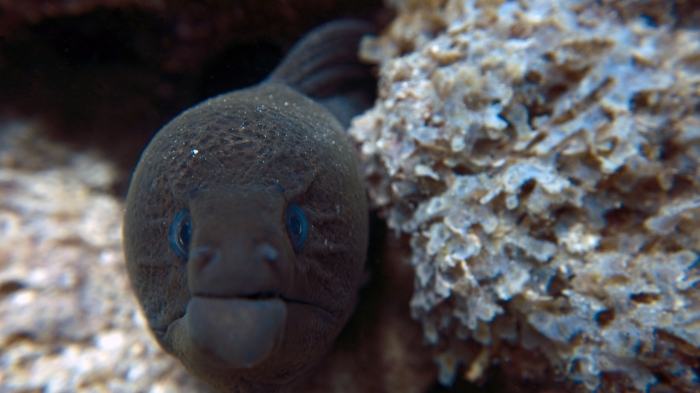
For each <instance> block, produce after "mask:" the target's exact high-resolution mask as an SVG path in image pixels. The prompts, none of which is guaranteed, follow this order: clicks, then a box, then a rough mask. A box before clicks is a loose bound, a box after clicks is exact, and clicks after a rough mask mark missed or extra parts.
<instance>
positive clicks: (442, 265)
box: [350, 0, 700, 391]
mask: <svg viewBox="0 0 700 393" xmlns="http://www.w3.org/2000/svg"><path fill="white" fill-rule="evenodd" d="M601 3H602V5H601ZM648 3H654V2H653V1H652V2H648ZM391 4H392V5H393V6H395V7H396V8H397V10H398V16H397V18H396V20H395V21H394V22H393V23H392V24H391V25H390V26H389V27H388V28H387V29H386V31H385V32H384V33H383V34H382V35H381V36H380V37H379V38H373V39H367V40H366V41H365V42H364V43H363V47H362V50H361V54H362V56H364V57H365V59H367V60H368V61H372V62H375V63H377V64H379V70H380V71H379V75H380V83H379V91H378V94H379V99H378V102H377V105H375V107H374V108H373V109H372V110H370V111H369V112H367V113H366V114H365V115H363V116H361V117H359V118H356V119H355V120H354V122H353V126H352V127H351V130H350V133H351V135H352V136H353V138H354V139H355V140H356V142H357V143H358V146H359V151H360V154H361V156H362V158H363V161H364V166H365V173H366V177H367V179H368V183H369V185H370V197H371V199H372V202H373V203H374V205H375V206H377V207H380V208H382V209H383V211H384V213H385V215H386V217H387V220H388V224H389V227H390V228H391V229H393V230H395V231H396V232H404V233H407V234H410V236H411V248H412V252H413V256H412V261H411V262H412V264H413V265H414V267H415V271H416V287H415V294H414V297H413V300H412V302H411V309H412V313H413V316H414V317H415V318H416V319H419V320H421V321H422V323H423V326H424V329H425V335H426V338H427V340H428V341H429V342H431V343H433V344H436V343H438V341H440V340H447V341H448V342H454V340H455V339H460V340H467V339H469V338H473V339H474V342H476V343H479V345H483V346H484V348H486V349H487V353H489V356H490V358H491V359H492V360H494V361H497V360H498V359H499V349H498V347H497V346H492V345H491V343H492V341H493V340H494V339H498V340H505V341H511V342H515V343H518V344H519V345H521V346H523V347H525V348H527V349H538V350H540V351H542V352H543V353H545V354H546V356H547V358H548V359H549V361H550V363H551V364H552V365H553V366H556V367H558V368H559V369H561V370H563V372H564V374H565V375H567V376H568V378H569V379H570V380H573V381H578V382H582V383H583V384H584V386H586V387H587V388H588V389H590V390H596V389H598V388H600V387H601V386H602V385H601V384H602V383H603V382H601V381H602V379H603V377H605V378H606V382H605V383H607V385H606V386H609V387H610V386H617V388H628V389H632V390H638V391H647V390H648V389H649V388H650V387H652V386H657V385H664V386H669V387H672V388H674V389H677V390H679V391H696V390H698V389H700V377H699V376H698V375H697V370H696V369H694V367H695V366H694V365H693V362H692V361H691V360H688V359H694V358H697V357H698V356H700V349H699V348H700V291H699V290H698V282H700V266H699V264H698V252H700V185H699V181H700V165H699V164H700V143H698V142H700V117H699V116H698V114H697V111H698V108H699V107H700V32H698V30H686V29H682V28H678V27H676V26H675V25H672V24H670V23H660V24H658V25H656V24H654V23H653V22H652V21H650V18H649V17H644V15H641V14H634V12H630V13H627V14H625V13H623V12H621V11H620V8H619V4H617V3H616V2H606V1H604V2H596V1H589V0H568V1H545V0H531V1H469V0H447V1H424V2H420V1H400V0H394V1H392V2H391ZM647 5H648V4H647ZM652 5H653V4H652ZM648 6H649V7H651V5H648ZM630 7H631V6H630ZM623 14H624V18H623ZM667 19H673V18H671V17H670V16H669V18H667ZM445 348H447V349H446V350H445V351H444V352H443V353H442V355H440V356H438V359H437V361H438V364H440V366H441V373H440V378H441V381H442V382H443V383H445V384H449V383H451V382H452V381H453V379H454V377H455V371H456V365H457V363H458V361H461V362H463V363H465V366H467V369H468V370H467V371H468V372H467V374H466V377H467V378H468V379H472V380H474V379H477V378H478V377H479V376H480V372H479V370H482V371H483V368H484V367H482V366H483V364H484V361H485V360H484V359H485V357H484V355H483V352H478V353H479V354H480V355H478V356H476V355H475V353H477V352H474V351H472V352H469V351H463V352H464V353H460V352H459V351H458V350H456V349H455V348H457V346H455V345H451V346H449V345H448V346H446V347H445ZM488 351H490V352H488ZM477 366H478V367H477ZM474 370H477V371H474Z"/></svg>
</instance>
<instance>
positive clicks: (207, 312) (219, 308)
mask: <svg viewBox="0 0 700 393" xmlns="http://www.w3.org/2000/svg"><path fill="white" fill-rule="evenodd" d="M286 320H287V306H286V304H285V302H284V301H283V300H282V299H280V298H269V299H248V298H214V297H200V296H195V297H193V298H191V299H190V301H189V303H188V304H187V309H186V311H185V315H183V316H182V317H181V318H179V319H177V320H175V321H173V322H172V324H171V325H170V326H169V327H168V331H167V333H166V336H165V341H166V342H169V343H170V345H171V347H172V348H173V350H174V351H175V353H178V354H179V355H178V356H179V357H180V358H181V359H188V360H189V362H192V363H194V364H197V363H199V364H206V365H208V366H209V367H212V368H216V369H225V370H240V369H250V368H252V367H255V366H256V365H257V364H259V363H261V362H262V361H264V360H265V359H266V358H267V357H268V356H269V355H270V353H272V351H274V350H275V348H277V347H278V346H279V345H280V343H281V342H282V338H283V332H284V326H285V322H286Z"/></svg>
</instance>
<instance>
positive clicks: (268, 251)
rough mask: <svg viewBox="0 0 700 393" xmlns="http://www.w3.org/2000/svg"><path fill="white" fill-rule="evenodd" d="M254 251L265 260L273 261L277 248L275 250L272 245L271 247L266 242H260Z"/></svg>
mask: <svg viewBox="0 0 700 393" xmlns="http://www.w3.org/2000/svg"><path fill="white" fill-rule="evenodd" d="M256 251H257V254H258V255H259V256H260V257H261V258H263V259H265V260H267V261H270V262H274V261H276V260H277V256H278V254H277V250H275V249H274V247H272V246H271V245H269V244H268V243H262V244H260V245H259V246H258V248H257V250H256Z"/></svg>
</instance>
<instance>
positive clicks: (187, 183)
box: [123, 21, 372, 392]
mask: <svg viewBox="0 0 700 393" xmlns="http://www.w3.org/2000/svg"><path fill="white" fill-rule="evenodd" d="M371 30H372V28H371V26H369V25H368V24H365V23H363V22H357V21H341V22H335V23H331V24H329V25H325V26H323V27H321V28H318V29H316V30H314V31H312V32H311V33H310V34H309V35H307V37H306V38H304V39H303V40H302V41H301V42H300V43H298V44H297V46H295V47H294V48H293V49H292V50H291V51H290V54H289V55H288V56H287V58H286V59H285V60H284V61H283V63H282V64H281V65H280V66H279V67H278V68H277V69H276V70H275V71H274V72H273V73H272V74H271V76H270V77H269V78H268V79H267V80H266V81H264V82H263V83H261V84H260V85H257V86H255V87H252V88H248V89H243V90H238V91H234V92H230V93H227V94H222V95H220V96H217V97H214V98H211V99H209V100H206V101H204V102H202V103H200V104H198V105H196V106H194V107H192V108H190V109H188V110H186V111H184V112H183V113H181V114H180V115H179V116H177V117H176V118H174V119H173V120H172V121H170V122H169V123H168V124H166V125H165V126H164V127H163V128H162V129H161V130H160V131H159V132H158V133H157V134H156V135H155V136H154V138H153V139H152V140H151V142H150V143H149V145H148V146H147V148H146V149H145V150H144V152H143V153H142V155H141V158H140V160H139V162H138V164H137V166H136V169H135V170H134V173H133V175H132V179H131V183H130V185H129V190H128V193H127V199H126V211H125V216H124V229H123V239H124V240H123V241H124V250H125V256H126V263H127V268H128V272H129V277H130V280H131V284H132V287H133V290H134V292H135V294H136V296H137V298H138V300H139V302H140V303H141V306H142V308H143V311H144V314H145V315H146V317H147V319H148V323H149V326H150V329H151V330H152V332H153V334H154V336H155V337H156V339H157V340H158V342H159V344H160V345H161V346H162V347H163V348H164V349H165V350H166V351H167V352H169V353H171V354H173V355H175V356H177V357H178V358H179V359H180V360H181V361H182V363H183V364H184V365H185V367H186V368H187V369H188V370H189V371H190V372H191V373H192V374H194V375H195V376H197V377H198V378H200V379H202V380H203V381H205V382H207V383H208V384H210V385H211V386H213V387H214V388H216V389H217V390H220V391H227V392H268V391H269V392H278V391H287V390H289V389H290V388H292V387H294V386H295V385H296V384H298V383H299V382H300V381H302V380H304V378H305V377H306V376H308V375H309V374H310V372H311V371H312V370H313V369H314V368H315V367H316V366H317V365H318V364H319V362H321V361H322V359H323V358H324V356H326V354H327V353H328V351H329V350H330V348H331V347H332V345H333V342H334V340H335V339H336V337H337V336H338V334H339V333H340V331H341V330H342V328H343V326H344V325H345V323H346V322H347V320H348V318H349V317H350V315H351V314H352V312H353V310H354V308H355V306H356V303H357V297H358V289H359V288H360V286H361V285H362V282H363V280H364V278H365V277H366V271H365V258H366V250H367V242H368V212H367V205H366V196H365V190H364V186H363V181H362V179H361V176H360V174H359V170H358V163H357V160H356V157H355V153H354V151H353V148H352V146H351V144H350V142H349V140H348V138H347V136H346V134H345V129H344V126H343V124H342V123H347V121H348V119H349V115H350V114H353V112H356V111H357V108H359V107H360V106H361V105H362V104H361V102H362V100H361V99H358V96H357V95H356V94H354V93H352V91H351V90H352V89H350V90H348V89H347V87H348V86H350V87H352V85H353V84H354V83H357V82H356V81H358V80H360V79H362V74H363V73H364V75H367V70H366V68H365V67H364V66H363V65H361V64H359V62H358V61H357V57H356V53H357V45H358V42H359V40H360V38H361V37H362V35H364V34H366V33H368V32H371ZM343 86H344V87H343ZM341 87H343V88H341ZM347 91H350V93H347V94H346V93H344V92H347ZM309 96H313V97H315V98H317V101H315V100H312V99H311V98H309ZM344 103H345V104H344ZM327 108H328V109H327ZM329 109H330V110H329ZM331 111H333V113H332V112H331ZM339 119H340V120H339Z"/></svg>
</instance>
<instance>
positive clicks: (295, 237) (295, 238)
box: [284, 203, 309, 252]
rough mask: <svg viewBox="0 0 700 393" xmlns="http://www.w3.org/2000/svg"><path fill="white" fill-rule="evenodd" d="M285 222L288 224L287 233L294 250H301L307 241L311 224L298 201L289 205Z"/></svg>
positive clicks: (285, 214)
mask: <svg viewBox="0 0 700 393" xmlns="http://www.w3.org/2000/svg"><path fill="white" fill-rule="evenodd" d="M284 224H285V225H286V226H287V233H288V234H289V240H291V241H292V247H293V248H294V251H295V252H299V251H301V248H302V247H304V243H306V237H307V236H308V235H309V224H308V222H307V221H306V216H305V215H304V212H303V211H301V208H299V206H297V204H296V203H290V204H289V206H287V211H286V212H285V213H284Z"/></svg>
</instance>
